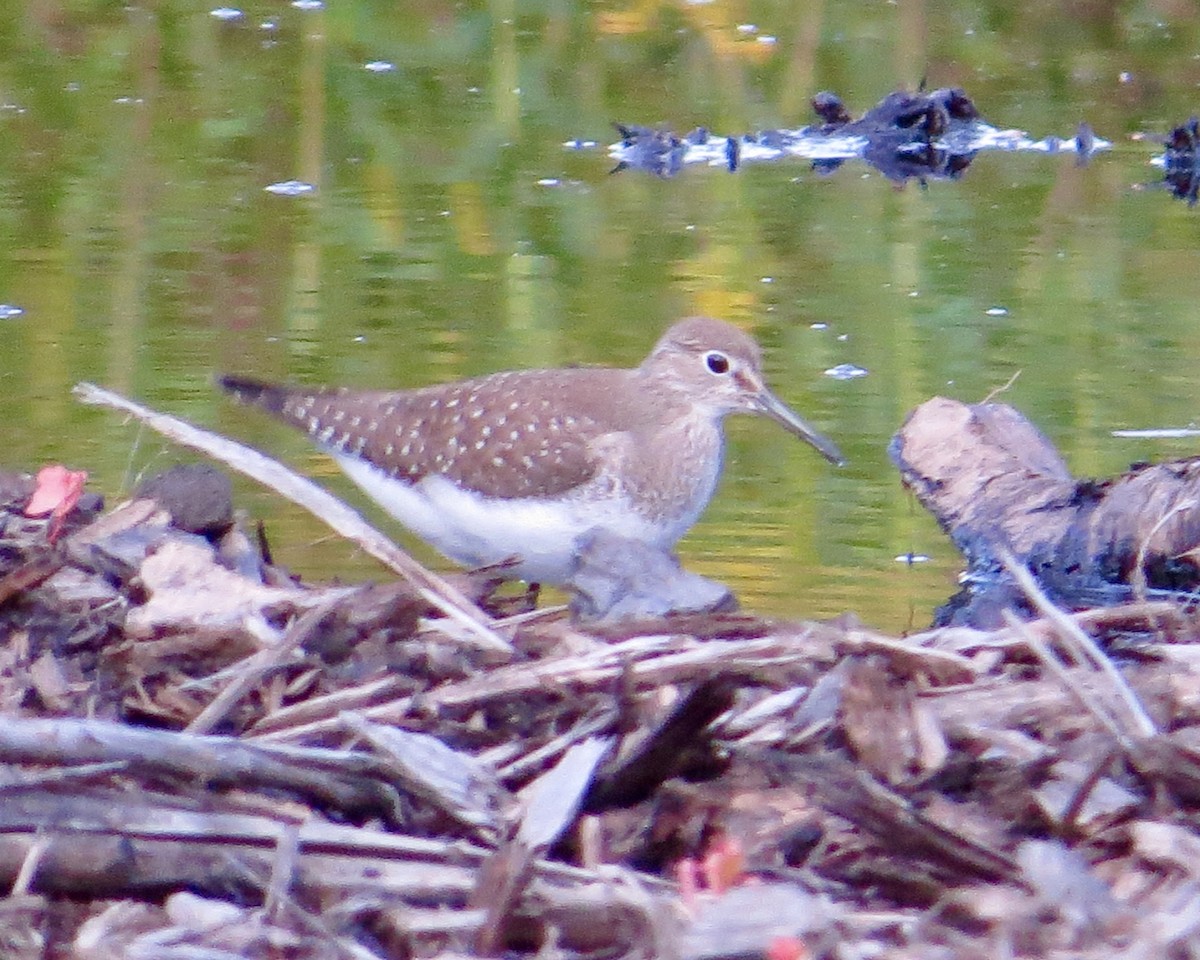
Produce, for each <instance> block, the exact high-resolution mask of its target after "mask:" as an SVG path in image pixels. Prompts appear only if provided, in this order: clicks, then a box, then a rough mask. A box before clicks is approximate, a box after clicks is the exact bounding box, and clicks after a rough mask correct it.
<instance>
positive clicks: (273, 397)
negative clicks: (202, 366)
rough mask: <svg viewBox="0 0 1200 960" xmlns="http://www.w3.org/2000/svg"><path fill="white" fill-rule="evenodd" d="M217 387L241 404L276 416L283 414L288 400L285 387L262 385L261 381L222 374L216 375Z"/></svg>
mask: <svg viewBox="0 0 1200 960" xmlns="http://www.w3.org/2000/svg"><path fill="white" fill-rule="evenodd" d="M217 386H219V387H220V388H221V389H222V390H224V391H225V392H226V393H230V394H232V395H233V396H234V397H235V398H236V399H238V400H240V401H241V402H242V403H250V404H253V405H254V406H256V407H262V408H263V409H264V410H267V411H269V412H270V413H274V414H276V415H281V414H282V413H283V407H284V404H285V403H286V402H287V398H288V391H287V388H286V387H281V386H278V385H277V384H273V383H264V382H263V381H261V380H252V379H249V378H247V377H237V376H230V375H228V374H224V373H222V374H218V375H217Z"/></svg>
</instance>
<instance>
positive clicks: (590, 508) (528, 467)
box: [219, 317, 842, 584]
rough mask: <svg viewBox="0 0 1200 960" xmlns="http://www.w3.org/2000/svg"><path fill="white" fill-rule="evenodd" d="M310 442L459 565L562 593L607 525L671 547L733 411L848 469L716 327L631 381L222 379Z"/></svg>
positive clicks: (756, 359)
mask: <svg viewBox="0 0 1200 960" xmlns="http://www.w3.org/2000/svg"><path fill="white" fill-rule="evenodd" d="M219 383H220V385H221V386H222V387H223V388H224V389H225V390H228V391H229V392H230V393H232V394H233V395H234V396H235V397H237V398H238V399H240V400H242V401H244V402H246V403H252V404H255V405H257V406H260V407H262V408H264V409H265V410H267V411H269V412H270V413H272V414H274V415H275V416H277V417H279V418H280V419H282V420H284V421H285V422H287V423H290V424H292V425H294V426H296V427H299V428H300V429H301V430H304V431H305V432H306V433H308V435H309V437H311V438H312V439H313V440H314V441H315V442H316V443H317V444H319V445H320V446H321V447H322V448H324V449H325V450H327V451H328V452H329V453H330V454H331V455H332V456H333V457H334V459H335V460H336V461H337V462H338V464H339V465H340V466H341V468H342V469H343V470H344V471H345V472H346V473H347V474H348V475H349V476H350V478H351V479H352V480H354V481H355V482H356V483H357V484H358V485H359V486H360V487H362V489H363V490H364V491H366V493H367V494H369V495H370V496H371V497H372V498H373V499H374V500H376V501H377V502H378V503H379V504H380V505H381V506H382V507H383V508H384V509H385V510H387V511H388V512H389V513H390V514H392V515H393V516H394V517H396V518H397V519H398V520H399V521H400V522H401V523H402V524H404V525H405V526H406V527H408V528H409V529H410V530H412V531H413V532H414V533H416V534H417V535H418V536H419V537H421V538H422V539H424V540H426V541H427V542H428V543H430V544H432V545H433V546H434V547H436V548H437V549H438V550H439V551H441V553H443V554H445V556H447V557H449V558H450V559H451V560H454V561H455V562H457V563H459V564H462V565H463V566H467V567H480V566H488V565H492V564H501V563H506V564H507V565H506V566H505V568H504V573H505V575H506V576H509V577H511V578H512V579H522V580H528V581H531V582H540V583H551V584H562V583H564V582H566V581H567V580H568V578H569V577H570V575H571V572H572V569H573V567H574V563H575V556H576V551H577V543H578V541H579V538H580V537H581V536H582V535H584V534H586V533H588V532H589V531H591V530H595V529H598V528H603V529H605V530H608V531H611V532H612V533H615V534H617V535H618V536H622V537H627V538H630V539H633V540H639V541H642V542H645V543H647V544H649V545H651V546H653V547H655V548H656V549H659V550H669V549H670V548H671V547H672V546H674V544H675V543H676V542H677V541H678V540H679V538H680V537H682V536H683V535H684V533H686V532H687V530H688V529H689V528H690V527H691V526H692V524H694V523H695V522H696V520H697V518H699V516H700V514H701V512H702V511H703V510H704V508H705V506H706V505H707V504H708V501H709V500H710V499H711V497H712V495H713V491H714V490H715V489H716V486H717V481H718V479H719V477H720V474H721V465H722V453H723V446H724V436H723V433H722V424H723V421H724V419H725V416H726V415H727V414H730V413H757V414H761V415H764V416H767V417H769V418H771V419H772V420H774V421H776V422H777V423H779V424H781V425H782V426H783V427H785V428H786V429H787V430H789V431H790V432H792V433H794V434H795V435H796V436H798V437H800V438H801V439H803V440H806V441H807V442H808V443H810V444H812V445H813V446H814V447H816V448H817V450H819V451H820V452H821V453H822V454H823V455H824V456H825V457H826V458H827V459H828V460H830V461H832V462H833V463H839V464H840V463H841V462H842V455H841V453H840V452H839V451H838V448H837V447H836V446H835V445H834V444H833V443H832V442H831V441H830V440H828V439H826V438H825V437H824V436H822V435H821V434H820V433H818V432H817V431H816V430H814V429H813V428H812V427H811V426H809V425H808V424H807V423H806V422H805V421H804V420H803V419H802V418H801V417H800V416H799V415H797V414H796V413H795V412H793V411H792V410H791V409H789V408H788V407H787V406H786V405H784V403H783V402H782V401H780V400H779V398H778V397H776V396H775V395H774V394H773V393H772V392H771V391H770V389H769V388H768V387H767V385H766V383H765V381H764V379H763V372H762V359H761V354H760V352H759V349H758V345H757V344H756V343H755V342H754V340H753V339H751V338H750V337H749V336H748V335H747V334H745V333H743V332H742V331H741V330H739V329H738V328H737V327H734V326H732V325H730V324H728V323H725V322H723V321H720V320H713V319H709V318H707V317H692V318H690V319H687V320H681V321H680V322H678V323H676V324H675V325H674V326H672V327H671V328H670V329H669V330H668V331H667V332H666V333H665V334H664V335H663V337H662V338H661V339H660V340H659V341H658V343H657V344H656V345H655V347H654V349H653V350H652V351H651V352H650V355H649V356H648V357H647V358H646V359H645V360H644V361H643V362H642V363H641V364H640V365H639V366H637V367H634V368H632V369H616V368H600V367H597V368H588V367H581V368H571V369H554V370H514V371H507V372H503V373H494V374H491V375H490V376H485V377H479V378H477V379H472V380H463V381H460V382H457V383H446V384H439V385H436V386H430V387H423V388H420V389H416V390H399V391H395V390H392V391H385V390H379V391H375V390H352V389H346V388H337V389H333V388H329V389H314V388H308V387H300V386H278V385H272V384H267V383H262V382H259V381H256V380H252V379H243V378H241V377H236V376H223V377H220V378H219Z"/></svg>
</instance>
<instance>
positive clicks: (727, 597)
mask: <svg viewBox="0 0 1200 960" xmlns="http://www.w3.org/2000/svg"><path fill="white" fill-rule="evenodd" d="M569 586H570V589H571V591H572V593H573V596H572V598H571V614H572V616H574V617H575V618H576V619H577V620H583V621H587V622H589V623H597V622H602V623H613V622H616V621H618V620H625V619H649V618H652V617H663V616H666V615H668V614H672V613H710V612H722V613H725V612H730V611H733V610H736V609H737V600H735V599H734V596H733V594H732V593H731V592H730V591H729V588H728V587H726V586H725V585H724V584H720V583H717V582H715V581H713V580H709V579H707V578H705V577H702V576H700V575H698V574H695V573H689V572H688V571H686V570H684V569H683V568H682V567H681V566H680V564H679V559H678V558H677V557H676V556H675V555H674V554H673V553H671V552H670V551H668V550H658V549H655V548H654V547H652V546H649V545H648V544H646V543H643V542H642V541H641V540H631V539H629V538H628V537H621V536H617V535H616V534H614V533H609V532H607V531H605V530H596V531H593V532H591V533H589V534H587V535H586V536H585V537H584V538H583V541H582V542H581V543H580V547H579V554H578V557H577V559H576V568H575V572H574V574H573V575H572V576H571V580H570V583H569Z"/></svg>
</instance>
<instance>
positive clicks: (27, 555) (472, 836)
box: [0, 482, 1200, 960]
mask: <svg viewBox="0 0 1200 960" xmlns="http://www.w3.org/2000/svg"><path fill="white" fill-rule="evenodd" d="M23 489H26V488H22V487H21V485H20V483H16V482H15V483H10V484H9V485H8V486H7V487H6V488H4V490H6V491H8V493H6V495H5V496H3V497H0V501H3V505H2V509H0V524H2V527H0V624H2V625H3V629H4V633H5V643H4V644H3V647H2V648H0V702H2V704H3V706H2V708H0V709H2V710H3V719H2V720H0V798H2V799H0V875H2V876H3V878H4V883H5V885H6V890H7V894H8V895H7V897H5V898H4V899H2V900H0V914H2V916H3V919H2V921H0V956H3V957H5V958H12V960H25V958H34V957H37V958H42V957H56V958H68V957H69V958H106V960H107V958H155V960H160V958H167V960H170V958H180V960H183V958H187V960H192V958H197V960H199V958H204V960H217V958H222V960H224V958H228V960H233V958H247V957H264V958H265V957H295V958H310V957H312V958H318V957H319V958H325V957H329V958H363V960H365V958H397V957H425V956H429V957H433V956H445V957H453V956H468V955H485V956H497V955H504V956H509V957H525V956H528V957H534V956H537V957H557V958H585V957H586V958H595V957H647V958H649V957H666V958H680V960H700V958H717V957H771V958H799V957H808V958H857V957H862V958H866V957H872V958H874V957H889V958H900V957H907V958H922V960H927V958H938V957H1046V956H1062V957H1068V956H1070V957H1096V958H1100V957H1106V958H1107V957H1112V956H1116V955H1119V956H1122V957H1135V958H1136V957H1145V958H1161V957H1178V958H1187V957H1192V956H1195V955H1198V954H1200V642H1198V638H1197V633H1196V629H1195V627H1196V615H1195V611H1194V610H1193V609H1191V608H1190V607H1188V606H1187V605H1186V604H1180V603H1176V602H1150V601H1147V600H1136V599H1135V600H1133V601H1131V602H1129V603H1125V604H1122V605H1118V606H1114V607H1110V608H1107V609H1098V610H1091V611H1083V612H1079V613H1075V614H1067V613H1065V612H1063V611H1061V610H1060V609H1058V608H1056V607H1054V606H1052V605H1051V603H1050V602H1049V601H1048V600H1047V599H1046V597H1045V595H1044V594H1043V593H1042V591H1041V590H1040V588H1039V586H1038V585H1037V584H1036V583H1035V582H1034V580H1033V579H1032V578H1031V577H1030V576H1029V575H1028V573H1027V572H1026V571H1025V570H1024V568H1023V567H1022V566H1021V565H1020V564H1016V563H1010V564H1009V565H1008V567H1007V570H1008V573H1009V575H1010V576H1011V577H1012V579H1013V582H1014V583H1015V584H1016V585H1017V587H1018V588H1019V589H1020V591H1022V593H1023V599H1024V602H1025V604H1026V605H1027V607H1028V609H1029V610H1030V611H1032V616H1031V617H1030V618H1027V619H1020V620H1018V619H1017V618H1016V617H1015V616H1012V615H1009V616H1006V617H1004V618H1003V625H1002V626H1000V627H999V628H997V629H994V630H979V629H971V628H965V627H947V628H942V629H936V630H932V631H930V632H927V633H923V634H919V635H916V636H910V637H907V638H892V637H886V636H881V635H879V634H876V633H874V632H872V631H870V630H868V629H864V628H863V627H861V626H860V625H858V624H857V623H855V622H853V620H852V619H851V618H849V617H847V618H845V619H844V621H842V622H834V623H826V624H817V623H769V622H764V621H762V620H758V619H755V618H753V617H749V616H738V615H706V616H696V617H691V618H678V617H677V618H672V619H667V620H658V621H653V622H640V623H638V622H632V623H627V624H624V625H621V626H619V627H608V628H605V630H604V631H603V632H600V631H598V630H596V629H592V630H584V629H582V628H580V627H578V626H576V625H573V624H572V623H571V622H570V620H569V618H568V617H567V615H566V614H565V613H564V612H563V611H555V610H549V611H542V612H534V613H523V614H518V615H516V616H511V617H508V618H499V619H498V618H492V617H487V616H485V615H484V614H483V613H482V612H480V611H479V610H478V608H475V607H473V606H472V605H471V600H470V598H469V597H463V596H443V595H440V594H438V593H437V591H438V589H439V587H438V585H437V583H436V582H434V581H433V580H430V581H427V582H422V583H421V584H419V585H417V586H409V585H408V583H407V581H399V582H396V583H385V584H383V585H376V586H358V587H349V588H345V587H339V588H314V587H307V586H303V585H299V584H296V583H294V582H291V581H290V580H288V579H287V578H286V577H282V576H281V575H280V573H279V571H278V570H275V569H274V568H271V567H269V566H267V567H264V566H263V565H262V564H261V563H259V562H258V551H257V550H256V549H255V548H254V547H253V546H252V545H251V544H250V543H249V541H248V540H246V539H244V538H241V537H240V535H239V534H238V532H237V528H236V526H235V527H232V528H227V529H224V530H221V529H210V530H206V531H203V532H200V533H197V532H188V531H185V530H183V529H180V525H179V523H178V522H177V521H176V520H175V519H174V518H173V516H172V513H171V511H170V510H169V509H165V508H164V507H163V506H162V501H163V500H168V501H169V500H170V497H169V496H165V495H163V496H162V499H161V500H159V499H155V500H138V501H134V502H132V503H129V504H126V505H122V506H119V507H117V508H116V509H115V510H113V511H111V512H107V513H105V512H103V511H102V510H100V509H99V506H98V504H95V503H93V504H91V505H90V506H89V507H88V509H86V510H85V509H82V508H80V509H77V510H76V511H75V513H74V514H73V515H72V516H71V517H70V518H68V520H67V522H66V523H65V524H63V525H62V529H60V530H59V531H57V533H58V536H57V538H56V540H55V542H54V543H53V544H51V543H50V542H48V539H47V532H48V530H47V528H48V526H49V523H50V521H47V520H33V519H30V518H28V517H26V516H24V510H23V508H24V501H23V499H22V498H23V497H24V496H25V494H24V493H22V492H21V490H23ZM0 492H3V491H0ZM150 492H152V493H153V492H155V491H154V489H153V488H152V490H151V491H150ZM159 493H160V494H161V488H160V490H159ZM218 512H220V511H218ZM252 561H253V562H252ZM999 562H1000V563H1002V564H1005V563H1009V562H1008V561H1007V560H1006V559H1003V558H1002V559H1001V560H1000V561H999ZM476 599H481V600H483V602H485V605H486V597H477V598H476ZM1118 640H1119V641H1120V643H1119V652H1114V650H1117V646H1118V645H1117V641H1118Z"/></svg>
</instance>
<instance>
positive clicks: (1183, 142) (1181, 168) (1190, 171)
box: [1163, 117, 1200, 207]
mask: <svg viewBox="0 0 1200 960" xmlns="http://www.w3.org/2000/svg"><path fill="white" fill-rule="evenodd" d="M1197 145H1200V121H1198V120H1197V118H1196V117H1192V118H1191V119H1190V120H1188V122H1187V123H1184V124H1181V125H1180V126H1178V127H1176V128H1175V129H1174V130H1172V131H1171V132H1170V133H1169V134H1168V135H1167V138H1166V148H1167V150H1166V153H1165V154H1164V155H1163V180H1164V182H1165V183H1166V185H1167V187H1168V188H1169V189H1170V191H1171V193H1172V194H1173V195H1174V196H1175V197H1177V198H1178V199H1180V200H1184V201H1186V202H1187V205H1188V206H1189V207H1194V206H1195V205H1196V199H1197V196H1198V195H1200V164H1198V162H1197V159H1198V158H1197V155H1196V148H1197Z"/></svg>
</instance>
